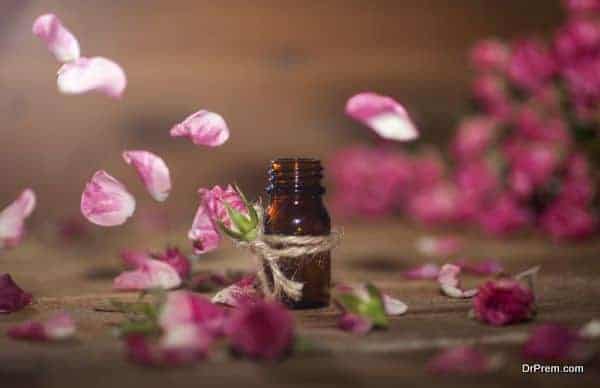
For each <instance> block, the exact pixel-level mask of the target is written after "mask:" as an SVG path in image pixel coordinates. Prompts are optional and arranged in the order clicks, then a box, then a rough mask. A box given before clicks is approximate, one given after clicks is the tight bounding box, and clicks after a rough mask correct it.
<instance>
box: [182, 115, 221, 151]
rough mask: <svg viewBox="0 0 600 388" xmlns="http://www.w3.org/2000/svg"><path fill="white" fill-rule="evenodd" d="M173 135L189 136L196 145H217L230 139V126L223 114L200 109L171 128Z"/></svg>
mask: <svg viewBox="0 0 600 388" xmlns="http://www.w3.org/2000/svg"><path fill="white" fill-rule="evenodd" d="M171 136H172V137H182V136H183V137H187V138H189V139H190V140H191V141H192V143H194V144H196V145H205V146H208V147H217V146H220V145H223V144H224V143H225V142H226V141H227V140H228V139H229V127H228V126H227V123H226V122H225V119H224V118H223V117H222V116H221V115H219V114H217V113H214V112H209V111H206V110H199V111H198V112H195V113H192V114H191V115H190V116H188V117H186V119H185V120H183V121H182V122H181V123H178V124H176V125H175V126H174V127H173V128H171Z"/></svg>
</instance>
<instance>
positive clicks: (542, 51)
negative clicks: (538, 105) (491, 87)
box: [507, 39, 557, 92]
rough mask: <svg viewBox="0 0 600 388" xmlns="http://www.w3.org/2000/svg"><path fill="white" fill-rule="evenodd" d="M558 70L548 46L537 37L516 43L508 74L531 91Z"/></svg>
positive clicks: (516, 82) (518, 84)
mask: <svg viewBox="0 0 600 388" xmlns="http://www.w3.org/2000/svg"><path fill="white" fill-rule="evenodd" d="M556 70H557V67H556V63H555V62H554V59H553V58H552V55H551V54H550V52H549V51H548V49H547V47H546V46H545V45H544V44H543V43H542V42H540V41H538V40H536V39H525V40H522V41H519V42H517V43H516V44H515V47H514V48H513V54H512V56H511V59H510V62H509V65H508V71H507V74H508V77H509V79H510V80H511V81H512V82H513V83H514V84H515V85H516V86H518V87H520V88H521V89H524V90H526V91H530V92H531V91H536V90H539V89H540V88H542V87H543V86H544V85H545V84H546V82H548V81H549V80H550V79H551V78H552V77H553V76H554V75H555V74H556Z"/></svg>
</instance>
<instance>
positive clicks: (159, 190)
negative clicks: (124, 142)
mask: <svg viewBox="0 0 600 388" xmlns="http://www.w3.org/2000/svg"><path fill="white" fill-rule="evenodd" d="M123 159H124V160H125V163H127V164H132V165H133V166H134V167H135V168H136V170H137V172H138V175H139V176H140V178H141V179H142V182H144V185H145V186H146V189H148V192H149V193H150V195H151V196H152V198H154V199H155V200H157V201H158V202H163V201H164V200H166V199H167V197H168V196H169V192H170V191H171V174H170V173H169V168H168V167H167V164H166V163H165V161H164V160H162V159H161V158H160V157H159V156H157V155H155V154H153V153H152V152H148V151H125V152H123Z"/></svg>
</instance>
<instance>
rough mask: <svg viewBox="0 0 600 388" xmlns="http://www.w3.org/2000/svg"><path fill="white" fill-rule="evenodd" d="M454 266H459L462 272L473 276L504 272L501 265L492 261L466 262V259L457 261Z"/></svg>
mask: <svg viewBox="0 0 600 388" xmlns="http://www.w3.org/2000/svg"><path fill="white" fill-rule="evenodd" d="M454 264H455V265H457V266H459V267H460V268H461V269H462V270H463V271H465V272H469V273H472V274H474V275H480V276H489V275H495V274H498V273H501V272H502V271H504V267H503V266H502V264H500V263H499V262H497V261H496V260H493V259H487V260H481V261H476V262H474V261H467V260H466V259H461V260H457V261H456V262H455V263H454Z"/></svg>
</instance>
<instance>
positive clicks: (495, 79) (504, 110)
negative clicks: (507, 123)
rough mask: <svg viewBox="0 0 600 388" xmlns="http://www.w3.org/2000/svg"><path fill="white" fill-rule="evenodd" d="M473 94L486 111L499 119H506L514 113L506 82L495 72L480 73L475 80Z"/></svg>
mask: <svg viewBox="0 0 600 388" xmlns="http://www.w3.org/2000/svg"><path fill="white" fill-rule="evenodd" d="M472 88H473V96H474V98H475V100H476V101H477V102H478V103H479V105H480V106H481V107H482V108H483V110H484V112H485V113H487V114H489V115H491V116H492V117H493V118H495V119H498V120H501V121H503V120H506V119H508V118H509V117H510V115H511V114H512V110H513V107H512V103H511V102H510V100H509V96H508V91H507V87H506V82H505V81H504V80H503V79H502V78H501V77H499V76H497V75H494V74H489V73H487V74H481V75H478V76H477V77H476V78H475V80H474V81H473V86H472Z"/></svg>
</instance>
